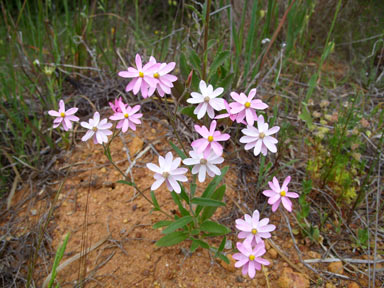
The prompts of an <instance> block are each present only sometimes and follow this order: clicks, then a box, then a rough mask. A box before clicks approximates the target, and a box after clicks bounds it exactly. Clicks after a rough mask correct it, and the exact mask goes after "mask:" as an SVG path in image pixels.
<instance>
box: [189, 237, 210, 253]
mask: <svg viewBox="0 0 384 288" xmlns="http://www.w3.org/2000/svg"><path fill="white" fill-rule="evenodd" d="M192 247H193V248H194V250H193V251H192ZM199 247H201V248H204V249H209V244H208V243H207V242H205V241H203V240H199V239H193V240H192V244H191V248H190V249H191V252H194V251H195V250H196V249H197V248H199Z"/></svg>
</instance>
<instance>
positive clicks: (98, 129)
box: [80, 112, 112, 144]
mask: <svg viewBox="0 0 384 288" xmlns="http://www.w3.org/2000/svg"><path fill="white" fill-rule="evenodd" d="M80 125H81V126H83V127H84V128H86V129H88V131H87V133H85V135H84V136H83V137H82V138H81V140H82V141H84V142H85V141H88V140H89V139H90V138H92V137H93V143H95V144H97V143H98V144H103V143H108V136H109V135H112V131H111V130H109V129H110V128H111V127H112V123H109V122H108V119H107V118H105V119H103V120H101V121H100V114H99V112H95V114H94V115H93V118H90V119H89V122H81V123H80Z"/></svg>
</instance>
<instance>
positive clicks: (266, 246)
mask: <svg viewBox="0 0 384 288" xmlns="http://www.w3.org/2000/svg"><path fill="white" fill-rule="evenodd" d="M264 244H265V249H267V250H269V248H271V245H270V244H269V242H268V241H265V242H264Z"/></svg>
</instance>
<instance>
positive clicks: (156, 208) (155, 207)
mask: <svg viewBox="0 0 384 288" xmlns="http://www.w3.org/2000/svg"><path fill="white" fill-rule="evenodd" d="M151 198H152V202H153V206H154V210H155V211H160V210H161V209H160V205H159V202H157V199H156V196H155V192H153V191H152V190H151Z"/></svg>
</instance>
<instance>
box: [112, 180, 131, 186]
mask: <svg viewBox="0 0 384 288" xmlns="http://www.w3.org/2000/svg"><path fill="white" fill-rule="evenodd" d="M116 183H121V184H125V185H129V186H132V187H135V186H136V184H135V183H133V182H129V181H125V180H118V181H116Z"/></svg>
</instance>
